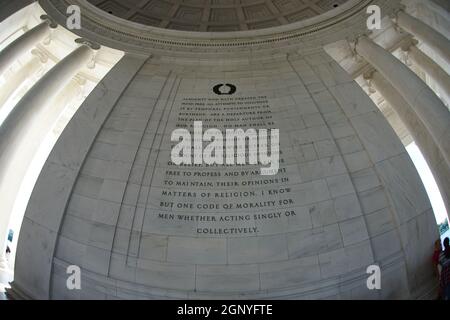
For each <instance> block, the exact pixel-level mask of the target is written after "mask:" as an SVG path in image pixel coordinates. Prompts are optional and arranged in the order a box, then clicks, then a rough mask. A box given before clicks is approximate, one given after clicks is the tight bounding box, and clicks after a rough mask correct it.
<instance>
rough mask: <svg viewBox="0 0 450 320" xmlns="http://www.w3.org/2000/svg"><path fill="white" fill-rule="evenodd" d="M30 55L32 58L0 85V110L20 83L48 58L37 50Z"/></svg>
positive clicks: (35, 71)
mask: <svg viewBox="0 0 450 320" xmlns="http://www.w3.org/2000/svg"><path fill="white" fill-rule="evenodd" d="M31 53H32V54H33V58H32V59H31V60H30V61H28V62H27V63H26V64H25V65H24V66H23V67H21V68H20V69H19V70H18V71H17V72H15V73H14V74H13V75H11V76H10V77H8V78H7V79H6V82H5V83H4V84H3V85H2V90H1V92H0V110H2V109H3V107H4V104H5V102H6V101H8V99H9V98H10V97H11V96H12V94H13V93H14V92H16V90H17V89H18V88H20V86H21V85H22V83H24V82H25V81H26V80H27V79H29V78H30V77H33V76H34V75H35V74H36V73H37V72H38V71H39V70H40V69H41V68H42V65H43V64H45V63H46V62H47V61H48V58H47V57H46V56H45V55H44V54H43V53H42V52H40V51H39V50H37V49H36V50H32V51H31ZM0 122H1V119H0Z"/></svg>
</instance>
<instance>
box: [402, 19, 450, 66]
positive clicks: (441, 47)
mask: <svg viewBox="0 0 450 320" xmlns="http://www.w3.org/2000/svg"><path fill="white" fill-rule="evenodd" d="M396 22H397V25H398V26H399V27H400V28H401V29H403V30H405V31H406V32H408V33H410V34H412V35H414V36H415V37H416V38H417V39H418V40H420V41H422V42H424V43H425V44H426V45H428V46H429V47H430V48H432V49H433V50H434V51H435V52H436V53H437V54H438V55H439V56H440V57H441V58H442V59H443V60H444V61H445V62H446V63H448V64H450V40H449V39H447V38H446V37H445V36H444V35H442V34H441V33H439V32H437V31H436V30H434V29H433V28H432V27H430V26H429V25H427V24H426V23H424V22H422V21H420V20H419V19H417V18H414V17H412V16H410V15H409V14H407V13H405V12H404V11H399V12H397V15H396Z"/></svg>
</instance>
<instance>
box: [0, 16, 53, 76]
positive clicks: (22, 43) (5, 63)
mask: <svg viewBox="0 0 450 320" xmlns="http://www.w3.org/2000/svg"><path fill="white" fill-rule="evenodd" d="M49 34H50V25H49V22H47V21H44V22H41V23H40V24H38V25H37V26H36V27H34V28H32V29H30V30H29V31H27V32H25V33H24V34H23V35H22V36H20V37H19V38H17V39H16V40H14V41H13V42H12V43H10V44H9V45H8V46H7V47H6V48H4V49H3V50H2V51H1V52H0V75H2V74H3V73H4V72H5V71H6V70H7V69H8V68H9V67H10V66H11V64H12V63H13V62H14V61H16V60H17V59H18V58H20V57H21V56H22V55H24V54H25V53H27V52H29V51H30V50H31V49H33V48H34V47H35V46H36V44H38V43H39V42H41V41H42V40H43V39H44V38H45V37H47V36H48V35H49Z"/></svg>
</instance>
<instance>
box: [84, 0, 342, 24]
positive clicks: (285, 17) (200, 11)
mask: <svg viewBox="0 0 450 320" xmlns="http://www.w3.org/2000/svg"><path fill="white" fill-rule="evenodd" d="M88 1H89V2H90V3H92V4H93V5H95V6H97V7H99V8H100V9H102V10H104V11H106V12H108V13H110V14H112V15H114V16H117V17H120V18H123V19H126V20H130V21H133V22H137V23H141V24H145V25H149V26H154V27H159V28H166V29H175V30H187V31H214V32H221V31H222V32H224V31H239V30H253V29H263V28H270V27H275V26H280V25H284V24H288V23H293V22H297V21H301V20H305V19H309V18H312V17H315V16H318V15H321V14H323V13H325V12H327V11H329V10H332V9H334V8H337V7H339V6H340V5H342V4H343V3H345V2H347V0H88Z"/></svg>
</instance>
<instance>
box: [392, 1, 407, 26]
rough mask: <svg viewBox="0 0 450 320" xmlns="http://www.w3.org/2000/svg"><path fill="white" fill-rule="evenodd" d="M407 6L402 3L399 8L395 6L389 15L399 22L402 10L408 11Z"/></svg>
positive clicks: (395, 21)
mask: <svg viewBox="0 0 450 320" xmlns="http://www.w3.org/2000/svg"><path fill="white" fill-rule="evenodd" d="M405 10H406V6H405V5H403V4H401V5H400V6H399V7H398V8H395V9H394V10H393V11H392V12H391V13H390V14H389V17H390V18H391V19H392V20H393V21H394V23H395V24H397V18H398V15H399V13H400V12H403V13H406V12H405Z"/></svg>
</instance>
